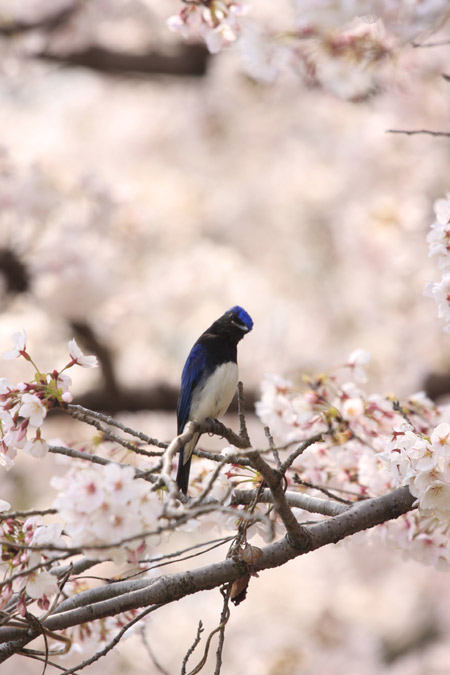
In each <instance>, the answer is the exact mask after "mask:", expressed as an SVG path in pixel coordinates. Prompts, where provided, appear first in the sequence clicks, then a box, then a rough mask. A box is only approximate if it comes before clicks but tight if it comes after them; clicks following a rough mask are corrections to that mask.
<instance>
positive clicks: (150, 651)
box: [139, 625, 170, 675]
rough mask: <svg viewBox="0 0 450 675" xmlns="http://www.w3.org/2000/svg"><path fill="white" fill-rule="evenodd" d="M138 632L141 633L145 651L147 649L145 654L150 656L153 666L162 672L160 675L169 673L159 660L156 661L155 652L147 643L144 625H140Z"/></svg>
mask: <svg viewBox="0 0 450 675" xmlns="http://www.w3.org/2000/svg"><path fill="white" fill-rule="evenodd" d="M139 632H140V634H141V640H142V644H143V645H144V647H145V649H146V651H147V654H148V655H149V657H150V659H151V661H152V663H153V665H154V666H155V668H156V669H157V670H158V671H159V672H160V673H162V675H170V674H169V671H168V670H166V669H165V668H164V667H163V666H162V665H161V664H160V662H159V661H158V659H157V658H156V656H155V653H154V652H153V649H152V648H151V647H150V643H149V641H148V638H147V635H146V634H145V626H144V625H142V626H141V630H140V631H139Z"/></svg>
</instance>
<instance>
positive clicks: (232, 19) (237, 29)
mask: <svg viewBox="0 0 450 675" xmlns="http://www.w3.org/2000/svg"><path fill="white" fill-rule="evenodd" d="M293 5H294V12H293V17H294V22H293V25H290V26H286V27H285V29H284V30H279V29H274V28H273V27H272V26H270V27H269V26H265V25H264V24H263V22H260V23H257V21H256V20H254V19H252V18H247V17H244V15H246V14H247V12H244V11H243V8H242V6H241V5H240V4H239V3H236V2H234V1H233V0H213V1H210V0H198V1H195V0H193V1H192V2H188V3H187V4H186V6H184V7H183V9H182V10H180V12H179V13H178V14H177V15H175V16H173V17H171V18H170V19H169V21H168V25H169V27H170V28H171V29H172V30H177V31H179V32H180V33H181V34H182V35H183V36H184V37H185V38H187V37H196V38H198V37H200V38H202V39H204V40H205V42H206V44H207V46H208V49H209V50H210V51H211V52H218V51H220V50H221V49H222V48H224V47H228V46H230V45H232V44H233V43H234V42H236V41H237V39H238V38H239V45H240V50H241V53H242V56H243V65H244V68H245V69H246V71H247V73H248V74H249V75H250V76H251V77H254V78H255V79H257V80H260V81H264V82H267V81H273V80H275V79H276V78H277V77H278V75H279V74H280V73H281V72H282V71H283V70H285V69H286V67H288V68H290V69H291V70H293V71H294V72H296V73H300V74H301V75H302V77H303V78H304V79H305V80H306V81H307V82H308V83H310V84H315V85H320V86H322V87H325V88H327V89H328V90H329V91H331V92H332V93H334V94H336V95H337V96H340V97H342V98H349V99H358V98H361V97H365V96H367V95H368V94H370V93H372V92H373V91H374V90H375V89H376V88H377V87H378V85H379V79H380V75H379V71H380V70H381V66H382V65H383V63H384V62H385V61H386V60H388V59H389V57H394V56H396V55H397V53H398V51H399V49H400V48H401V47H402V46H403V45H404V44H405V43H408V42H410V41H411V40H412V39H415V38H417V37H418V36H420V35H421V34H422V33H424V32H425V31H429V29H430V28H431V29H432V28H434V27H436V26H439V24H440V23H442V21H443V20H444V19H445V18H446V17H447V16H448V13H449V9H448V3H447V2H446V1H445V0H430V1H429V2H419V0H417V1H415V2H410V1H409V0H403V1H402V2H398V3H392V2H390V1H389V0H386V1H383V0H381V1H380V0H364V1H363V2H361V1H359V2H357V1H352V0H350V2H340V1H339V0H325V1H323V2H317V1H315V0H295V1H294V2H293Z"/></svg>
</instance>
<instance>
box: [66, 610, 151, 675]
mask: <svg viewBox="0 0 450 675" xmlns="http://www.w3.org/2000/svg"><path fill="white" fill-rule="evenodd" d="M159 607H160V605H155V606H153V607H148V608H147V609H145V610H144V611H143V612H141V613H140V614H138V615H137V616H135V617H134V618H133V619H131V621H129V622H128V623H127V624H125V626H123V627H122V628H121V629H120V631H119V632H118V633H117V635H116V636H115V638H114V639H113V640H111V641H110V642H108V644H107V645H106V647H104V648H103V649H100V651H98V652H96V653H95V654H94V656H91V658H89V659H86V660H85V661H82V662H81V663H79V664H78V665H77V666H74V667H73V668H69V669H68V670H64V671H63V675H76V671H77V670H83V668H87V666H90V665H91V664H92V663H95V661H98V660H99V659H101V658H102V656H105V654H107V653H108V652H110V651H111V649H113V648H114V647H115V646H116V645H117V644H118V643H119V642H120V640H121V639H122V637H123V636H124V634H125V633H126V632H127V630H129V629H130V628H131V627H132V626H134V625H135V624H136V623H138V622H139V621H142V619H144V618H145V617H146V616H147V615H148V614H150V613H151V612H154V611H155V610H157V609H159Z"/></svg>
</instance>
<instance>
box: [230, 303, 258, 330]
mask: <svg viewBox="0 0 450 675" xmlns="http://www.w3.org/2000/svg"><path fill="white" fill-rule="evenodd" d="M229 311H230V312H234V313H235V314H237V315H238V317H239V321H242V323H244V324H245V325H246V326H247V328H248V329H249V331H250V330H251V329H252V328H253V320H252V318H251V316H250V314H247V312H246V311H245V309H244V308H243V307H239V305H235V306H234V307H232V308H231V309H230V310H229Z"/></svg>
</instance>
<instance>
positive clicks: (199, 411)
mask: <svg viewBox="0 0 450 675" xmlns="http://www.w3.org/2000/svg"><path fill="white" fill-rule="evenodd" d="M238 379H239V371H238V367H237V364H236V363H233V362H231V361H230V362H229V363H223V364H222V365H221V366H219V367H218V368H216V370H215V371H214V372H213V373H212V375H210V376H209V377H208V378H207V379H206V381H205V383H204V385H203V387H202V388H201V389H200V390H198V391H196V392H195V394H194V397H193V399H192V403H191V409H190V412H189V419H191V420H196V421H197V422H202V421H203V420H205V419H207V418H208V417H210V418H211V419H215V418H217V417H221V416H222V415H224V414H225V413H226V411H227V410H228V406H229V405H230V403H231V401H232V399H233V396H234V393H235V391H236V387H237V383H238Z"/></svg>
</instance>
